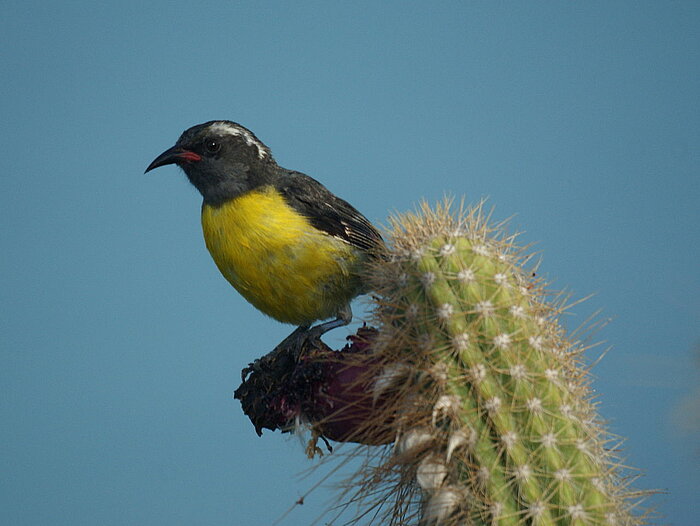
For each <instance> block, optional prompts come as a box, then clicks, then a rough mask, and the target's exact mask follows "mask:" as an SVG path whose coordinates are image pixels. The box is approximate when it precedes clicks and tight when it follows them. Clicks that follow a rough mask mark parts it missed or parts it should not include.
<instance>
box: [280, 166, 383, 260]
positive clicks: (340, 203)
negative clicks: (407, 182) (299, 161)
mask: <svg viewBox="0 0 700 526" xmlns="http://www.w3.org/2000/svg"><path fill="white" fill-rule="evenodd" d="M275 186H276V187H277V190H278V191H279V192H280V194H282V196H283V197H284V199H285V200H286V201H287V203H288V204H289V206H291V207H292V208H294V209H295V210H296V211H297V212H299V213H300V214H302V215H303V216H304V217H306V218H307V219H308V220H309V221H310V222H311V224H312V225H313V226H314V227H316V228H318V229H319V230H322V231H323V232H326V233H328V234H330V235H331V236H334V237H337V238H340V239H342V240H343V241H345V242H347V243H349V244H351V245H353V246H355V247H358V248H360V249H362V250H365V251H368V252H369V253H373V254H378V253H380V252H381V251H383V249H384V240H383V239H382V236H381V234H380V233H379V231H378V230H377V229H376V228H374V226H373V225H372V223H370V222H369V220H368V219H367V218H366V217H365V216H363V215H362V214H361V213H360V212H358V211H357V210H356V209H355V207H353V206H352V205H351V204H350V203H348V202H346V201H344V200H343V199H341V198H339V197H336V196H335V195H333V194H332V193H331V192H330V191H329V190H328V189H327V188H326V187H325V186H323V185H322V184H321V183H319V182H318V181H316V179H313V178H312V177H309V176H308V175H305V174H303V173H301V172H287V173H286V174H285V175H283V176H282V177H280V179H278V181H277V183H276V184H275Z"/></svg>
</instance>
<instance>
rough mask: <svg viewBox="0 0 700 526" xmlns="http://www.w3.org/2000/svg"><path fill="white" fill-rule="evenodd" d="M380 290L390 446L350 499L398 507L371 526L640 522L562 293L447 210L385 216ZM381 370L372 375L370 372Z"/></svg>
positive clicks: (467, 219) (481, 226) (375, 276)
mask: <svg viewBox="0 0 700 526" xmlns="http://www.w3.org/2000/svg"><path fill="white" fill-rule="evenodd" d="M392 228H393V231H392V232H391V241H392V243H393V251H392V256H391V257H390V258H389V260H388V261H384V262H380V263H378V264H377V265H376V266H375V267H374V268H373V269H372V270H371V272H370V277H369V279H370V280H371V282H372V284H373V287H374V290H375V291H377V294H378V296H377V299H376V309H375V313H374V319H373V320H372V322H373V325H375V326H376V327H378V328H379V334H378V336H377V338H376V341H375V342H374V344H373V353H374V356H376V357H381V363H382V364H383V366H381V367H380V366H377V367H376V368H375V369H374V371H373V372H372V373H371V374H372V375H375V377H376V380H374V383H373V385H374V392H373V393H372V394H371V396H373V397H374V399H377V397H378V396H381V395H384V394H386V393H387V392H389V391H391V393H392V394H391V397H392V399H393V400H395V402H394V403H392V404H389V406H388V407H384V408H382V409H381V410H378V411H377V415H376V422H386V421H387V417H388V415H389V414H390V413H393V414H396V415H397V417H396V418H395V420H394V425H395V427H396V429H395V436H396V437H397V438H396V442H395V444H394V447H393V448H391V451H390V452H389V453H387V454H386V456H385V457H384V458H383V460H382V461H380V462H379V463H376V462H375V464H374V465H371V466H366V467H365V470H364V471H363V472H362V475H361V477H360V478H361V480H360V481H359V482H358V484H356V485H355V486H354V489H353V491H354V492H356V495H355V496H354V498H353V499H352V500H353V501H356V500H357V499H363V498H364V499H368V500H371V501H372V502H373V503H374V505H375V506H377V507H378V509H379V508H385V507H386V506H385V504H386V500H383V499H382V498H379V497H377V494H378V492H380V490H381V487H382V485H384V486H383V487H384V488H390V490H387V493H386V494H385V498H384V499H386V498H392V496H393V500H394V504H393V506H392V507H391V511H390V512H387V513H386V515H382V514H381V513H379V515H378V517H381V518H379V519H377V520H379V521H380V522H379V523H381V524H409V523H414V522H415V521H416V520H418V521H419V522H421V523H422V524H426V525H427V524H437V525H470V524H474V525H480V526H485V525H499V526H516V525H518V526H520V525H533V526H534V525H542V526H563V525H567V526H568V525H572V526H584V525H586V526H593V525H618V524H619V525H633V524H642V523H643V519H642V518H641V517H640V516H639V514H633V513H631V511H630V510H631V508H632V507H633V506H634V505H635V504H636V501H637V500H638V498H637V497H639V496H640V494H638V493H633V492H632V491H630V490H629V488H628V481H627V480H626V479H625V478H624V473H622V471H621V469H620V464H619V461H618V459H616V458H615V457H614V456H613V455H612V454H611V453H610V452H609V451H608V450H607V449H606V448H607V447H608V446H609V444H608V442H609V441H610V437H609V435H607V434H606V432H605V430H604V428H603V425H602V423H601V421H600V420H599V417H598V416H597V413H596V411H595V408H594V405H593V404H592V403H591V392H590V389H589V386H588V383H589V380H588V374H587V370H586V369H585V368H584V366H583V364H582V362H581V351H582V350H583V346H582V344H581V343H580V342H577V341H572V340H571V339H570V338H569V337H568V336H567V334H566V332H565V331H564V329H563V328H562V326H561V325H560V323H559V321H558V320H559V316H560V314H561V313H562V311H563V309H564V305H563V303H562V301H561V299H557V298H554V299H553V300H552V299H551V298H549V297H548V295H547V293H546V291H545V289H544V284H543V283H541V282H538V281H536V280H535V279H534V278H533V275H532V272H530V273H528V272H527V271H526V270H525V269H524V265H525V264H526V262H527V260H528V257H527V256H526V255H525V253H524V251H523V250H522V249H520V248H518V247H516V246H515V244H514V238H513V237H508V236H506V235H505V234H504V233H503V231H502V229H501V228H500V227H499V226H497V227H490V226H489V224H488V217H485V216H484V213H483V209H482V207H481V206H478V207H476V208H474V209H471V210H468V211H464V210H460V211H459V212H458V213H457V214H456V216H455V215H453V214H452V213H451V211H450V205H449V203H447V202H446V203H445V204H443V205H441V206H439V207H437V209H436V210H431V209H429V208H428V207H427V206H425V205H424V206H423V207H422V210H421V211H420V212H419V213H417V214H406V215H403V216H399V217H397V218H395V219H393V220H392ZM378 369H380V370H381V371H382V372H381V373H379V375H378V376H377V370H378Z"/></svg>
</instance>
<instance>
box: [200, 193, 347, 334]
mask: <svg viewBox="0 0 700 526" xmlns="http://www.w3.org/2000/svg"><path fill="white" fill-rule="evenodd" d="M202 230H203V233H204V240H205V242H206V245H207V248H208V249H209V253H210V254H211V256H212V258H214V261H215V262H216V266H217V267H218V268H219V270H220V271H221V273H222V274H223V275H224V277H225V278H226V279H227V280H228V281H229V282H230V283H231V285H233V286H234V287H235V288H236V290H238V292H240V293H241V294H242V295H243V297H245V299H247V300H248V301H249V302H250V303H252V304H253V305H254V306H255V307H257V308H258V309H259V310H261V311H262V312H263V313H265V314H267V315H268V316H271V317H273V318H275V319H277V320H279V321H281V322H285V323H293V324H296V325H305V324H310V323H313V322H314V321H316V320H320V319H325V318H330V317H332V316H336V315H337V314H338V311H339V310H340V309H342V308H343V307H344V306H345V305H347V304H348V303H349V302H350V300H351V299H352V298H353V297H355V296H356V295H357V293H358V292H359V287H358V282H357V279H356V272H357V265H358V264H359V261H358V260H359V257H358V256H359V254H358V252H357V249H354V248H353V247H352V246H350V245H349V244H347V243H345V242H343V241H341V240H340V239H337V238H334V237H332V236H330V235H328V234H325V233H323V232H321V231H319V230H317V229H315V228H313V227H312V226H311V224H310V223H309V222H308V220H307V219H306V218H304V217H303V216H300V215H299V214H297V213H296V212H295V211H294V210H293V209H292V208H291V207H290V206H289V205H287V203H286V202H285V201H284V198H283V197H282V196H281V195H279V193H277V192H276V191H275V190H274V188H272V187H271V186H268V187H264V188H262V189H260V190H255V191H253V192H249V193H247V194H245V195H242V196H239V197H236V198H235V199H233V200H231V201H229V202H227V203H225V204H223V205H221V206H219V207H212V206H209V205H206V204H205V205H204V206H203V207H202Z"/></svg>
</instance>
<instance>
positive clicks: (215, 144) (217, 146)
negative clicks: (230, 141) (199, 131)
mask: <svg viewBox="0 0 700 526" xmlns="http://www.w3.org/2000/svg"><path fill="white" fill-rule="evenodd" d="M204 149H205V150H206V151H208V152H209V153H216V152H218V151H219V150H221V143H220V142H219V141H215V140H214V139H207V140H205V141H204Z"/></svg>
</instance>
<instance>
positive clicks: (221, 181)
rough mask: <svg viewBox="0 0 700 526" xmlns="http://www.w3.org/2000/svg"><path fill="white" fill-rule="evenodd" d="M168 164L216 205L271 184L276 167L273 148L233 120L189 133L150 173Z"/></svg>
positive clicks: (154, 163)
mask: <svg viewBox="0 0 700 526" xmlns="http://www.w3.org/2000/svg"><path fill="white" fill-rule="evenodd" d="M166 164H177V165H178V166H179V167H180V168H182V169H183V170H184V171H185V173H186V174H187V178H188V179H189V180H190V182H191V183H192V184H193V185H194V186H195V187H196V188H197V190H199V192H200V193H201V194H202V196H203V197H204V201H205V202H207V203H209V204H212V205H219V204H221V203H223V202H225V201H226V200H228V199H230V198H232V197H235V196H237V195H240V194H241V193H243V192H245V191H247V190H250V189H252V188H255V187H256V186H259V185H261V184H265V183H267V182H269V181H268V180H269V178H270V177H272V176H273V175H274V173H275V168H276V163H275V161H274V159H273V158H272V154H271V153H270V149H269V148H268V147H267V146H265V145H264V144H263V143H262V141H260V140H259V139H258V138H257V137H256V136H255V135H254V134H253V132H251V131H250V130H248V129H247V128H244V127H243V126H241V125H240V124H236V123H235V122H231V121H209V122H205V123H204V124H198V125H197V126H192V127H191V128H190V129H188V130H185V132H183V134H182V135H181V136H180V138H179V139H178V140H177V142H176V143H175V146H173V147H172V148H170V149H168V150H166V151H164V152H163V153H162V154H160V155H159V156H158V157H156V158H155V159H154V160H153V162H152V163H151V164H150V165H149V166H148V168H146V172H149V171H150V170H153V169H154V168H158V167H159V166H165V165H166Z"/></svg>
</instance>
